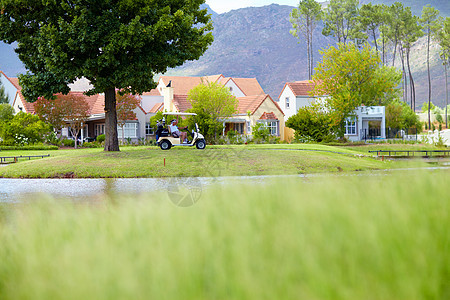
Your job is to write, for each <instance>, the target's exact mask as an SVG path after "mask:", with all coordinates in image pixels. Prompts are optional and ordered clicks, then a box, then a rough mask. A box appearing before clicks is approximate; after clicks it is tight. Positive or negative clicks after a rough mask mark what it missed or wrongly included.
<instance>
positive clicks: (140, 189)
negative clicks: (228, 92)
mask: <svg viewBox="0 0 450 300" xmlns="http://www.w3.org/2000/svg"><path fill="white" fill-rule="evenodd" d="M440 169H447V170H448V169H450V166H449V165H448V163H444V164H440V165H438V166H432V167H428V168H421V169H420V170H440ZM410 170H417V169H396V170H378V171H367V172H354V173H339V174H308V175H304V174H299V175H274V176H237V177H184V178H117V179H112V178H106V179H103V178H100V179H91V178H89V179H12V178H0V203H2V202H3V203H5V202H18V201H23V200H33V199H36V198H38V197H39V195H42V194H45V195H50V196H51V197H53V198H66V199H67V198H68V199H70V200H73V201H89V200H90V199H95V198H98V197H101V196H103V195H118V194H127V195H131V196H133V195H140V194H145V193H155V192H162V193H167V195H168V196H169V199H170V200H171V201H172V202H174V203H175V204H177V205H180V206H188V205H192V204H193V203H195V202H196V201H198V199H199V198H200V197H201V194H202V192H203V191H204V190H205V189H207V188H209V187H211V186H216V185H236V184H242V183H244V184H251V185H265V184H268V183H269V182H270V181H272V180H273V179H280V178H281V179H283V178H298V179H299V180H301V181H305V179H306V178H311V177H326V176H342V177H354V176H384V175H390V174H392V173H395V172H401V171H407V172H408V171H410Z"/></svg>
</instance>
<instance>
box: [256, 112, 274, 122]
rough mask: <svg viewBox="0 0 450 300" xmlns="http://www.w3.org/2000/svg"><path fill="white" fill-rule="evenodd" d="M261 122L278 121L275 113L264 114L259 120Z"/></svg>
mask: <svg viewBox="0 0 450 300" xmlns="http://www.w3.org/2000/svg"><path fill="white" fill-rule="evenodd" d="M259 119H260V120H278V118H277V116H275V114H274V113H273V112H270V113H266V112H264V113H263V114H262V116H261V118H259Z"/></svg>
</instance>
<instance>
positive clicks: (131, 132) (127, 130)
mask: <svg viewBox="0 0 450 300" xmlns="http://www.w3.org/2000/svg"><path fill="white" fill-rule="evenodd" d="M137 129H138V123H125V126H123V132H124V137H125V138H137ZM117 135H118V136H119V137H121V136H122V127H120V126H117Z"/></svg>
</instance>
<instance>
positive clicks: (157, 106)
mask: <svg viewBox="0 0 450 300" xmlns="http://www.w3.org/2000/svg"><path fill="white" fill-rule="evenodd" d="M163 107H164V103H163V102H161V103H156V104H155V105H154V106H153V107H152V109H150V111H149V113H151V114H156V113H157V112H158V111H161V110H162V109H163Z"/></svg>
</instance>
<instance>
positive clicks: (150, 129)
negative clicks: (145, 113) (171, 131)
mask: <svg viewBox="0 0 450 300" xmlns="http://www.w3.org/2000/svg"><path fill="white" fill-rule="evenodd" d="M154 134H155V130H154V129H153V127H152V126H151V125H150V123H145V135H154Z"/></svg>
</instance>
